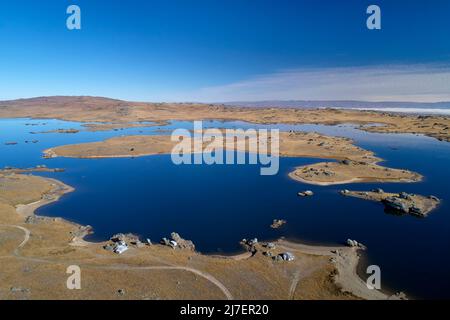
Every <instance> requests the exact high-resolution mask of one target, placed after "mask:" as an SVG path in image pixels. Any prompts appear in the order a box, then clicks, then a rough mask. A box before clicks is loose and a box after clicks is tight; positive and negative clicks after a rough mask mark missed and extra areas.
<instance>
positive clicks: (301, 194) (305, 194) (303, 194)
mask: <svg viewBox="0 0 450 320" xmlns="http://www.w3.org/2000/svg"><path fill="white" fill-rule="evenodd" d="M297 195H298V196H299V197H311V196H313V195H314V192H312V191H311V190H306V191H300V192H299V193H297Z"/></svg>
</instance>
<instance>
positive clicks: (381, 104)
mask: <svg viewBox="0 0 450 320" xmlns="http://www.w3.org/2000/svg"><path fill="white" fill-rule="evenodd" d="M51 98H94V99H110V100H118V101H124V102H136V103H174V104H177V103H179V104H183V103H194V104H197V103H198V104H218V105H221V104H222V105H227V106H241V107H286V108H296V107H306V108H307V107H311V108H317V107H331V108H351V109H357V108H360V109H364V107H366V108H370V109H374V108H404V109H414V108H420V107H422V108H431V107H440V108H444V109H446V108H450V101H438V102H421V101H413V102H410V101H365V100H295V99H290V100H281V99H280V100H253V101H251V100H248V101H206V102H202V101H150V100H149V101H144V100H137V99H132V100H125V99H120V98H115V97H105V96H96V95H94V96H92V95H52V96H33V97H24V98H18V99H5V100H4V99H0V103H5V102H11V101H20V100H36V99H51ZM436 109H439V108H436Z"/></svg>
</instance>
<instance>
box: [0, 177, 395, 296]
mask: <svg viewBox="0 0 450 320" xmlns="http://www.w3.org/2000/svg"><path fill="white" fill-rule="evenodd" d="M21 179H22V180H21V183H22V184H24V185H25V184H27V185H29V184H30V183H31V182H32V183H33V184H35V185H36V186H35V187H34V188H39V189H40V190H42V193H41V197H42V196H43V195H44V194H47V195H48V194H51V196H52V198H51V199H48V200H45V201H42V200H35V201H31V202H29V203H27V204H20V205H17V209H16V208H15V207H14V206H12V205H10V204H8V203H4V202H0V213H1V214H0V241H4V242H3V243H4V244H5V245H4V246H2V248H1V249H0V260H1V261H2V271H3V272H4V273H6V274H8V279H7V280H6V281H2V282H1V283H0V296H1V297H2V298H5V299H23V298H25V299H43V298H45V299H47V298H48V299H121V298H125V299H145V298H149V297H148V296H147V295H148V294H149V289H148V288H154V289H153V293H152V295H153V296H152V297H153V298H162V299H174V298H176V299H185V298H190V299H223V298H226V299H355V298H363V299H386V298H388V296H387V295H385V294H382V293H379V292H374V291H373V290H369V289H367V287H365V284H364V282H362V280H361V279H360V278H359V277H358V276H357V274H356V272H355V271H354V270H355V267H356V265H357V263H358V254H357V251H356V250H354V249H353V248H347V247H320V246H308V245H302V244H297V243H292V242H287V241H284V240H280V241H277V242H275V245H276V247H275V248H274V249H272V252H273V254H275V255H276V254H278V253H280V252H284V251H286V250H289V251H290V252H292V253H293V254H294V255H295V256H296V259H295V260H294V261H292V262H275V261H273V259H271V258H270V257H267V256H265V255H263V254H262V253H263V252H265V251H267V249H266V248H264V247H263V246H262V244H261V243H259V244H257V245H256V246H255V249H256V254H249V253H243V254H239V255H236V256H231V257H227V256H217V255H202V254H200V253H198V252H193V251H191V250H181V249H180V250H174V249H172V248H169V247H167V246H163V245H151V246H144V247H141V248H137V247H133V246H131V247H130V249H129V250H128V251H127V252H126V253H124V254H123V255H116V254H113V253H111V252H108V251H106V250H104V249H103V248H102V246H103V244H104V243H90V242H86V241H83V243H82V245H80V246H74V245H73V239H75V238H77V237H78V240H82V236H80V234H82V233H83V231H85V230H86V228H85V227H83V226H80V225H77V224H74V223H70V222H67V221H65V220H64V219H38V220H36V221H32V222H30V221H28V222H26V221H27V219H26V217H29V216H33V213H34V210H36V209H37V208H38V207H39V206H42V205H45V204H48V203H49V201H57V199H58V198H59V197H60V196H62V195H64V194H66V193H67V192H71V191H73V188H71V187H69V186H67V185H65V184H63V183H61V182H58V181H56V180H54V179H48V178H41V177H33V176H23V177H21ZM5 181H6V180H5ZM5 181H3V182H5ZM49 187H50V188H49ZM0 196H2V194H1V192H0ZM16 201H17V200H16V199H13V198H11V199H10V203H14V202H16ZM24 237H25V238H24ZM68 264H77V265H80V267H81V268H82V270H83V279H85V280H84V285H85V286H86V287H87V290H80V291H77V292H75V293H74V291H72V290H66V289H64V287H63V286H62V285H61V284H63V283H65V281H66V274H65V266H67V265H68ZM24 268H25V269H29V268H31V269H32V270H33V271H32V272H31V273H28V275H27V277H25V278H24V276H23V273H22V271H20V270H24ZM106 271H107V272H106ZM143 273H145V274H148V276H145V277H144V278H143V277H142V275H143ZM43 279H46V280H45V281H43ZM269 279H270V280H269ZM123 280H126V281H125V282H124V281H123ZM255 285H256V287H255ZM11 288H22V289H23V290H14V291H12V290H11ZM119 288H120V289H122V290H123V291H124V292H127V295H126V296H125V297H121V296H118V295H117V290H118V289H119ZM94 289H95V290H94Z"/></svg>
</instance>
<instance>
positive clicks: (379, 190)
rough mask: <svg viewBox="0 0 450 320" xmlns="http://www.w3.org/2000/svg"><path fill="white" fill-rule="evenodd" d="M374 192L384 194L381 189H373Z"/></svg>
mask: <svg viewBox="0 0 450 320" xmlns="http://www.w3.org/2000/svg"><path fill="white" fill-rule="evenodd" d="M372 192H376V193H384V191H383V189H381V188H376V189H373V190H372Z"/></svg>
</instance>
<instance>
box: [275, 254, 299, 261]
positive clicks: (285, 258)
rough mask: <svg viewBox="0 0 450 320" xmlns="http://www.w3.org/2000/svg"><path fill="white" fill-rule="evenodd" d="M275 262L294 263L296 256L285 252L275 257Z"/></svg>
mask: <svg viewBox="0 0 450 320" xmlns="http://www.w3.org/2000/svg"><path fill="white" fill-rule="evenodd" d="M273 258H274V260H275V261H294V260H295V256H294V255H293V254H292V253H290V252H283V253H280V254H278V255H276V256H274V257H273Z"/></svg>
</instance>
